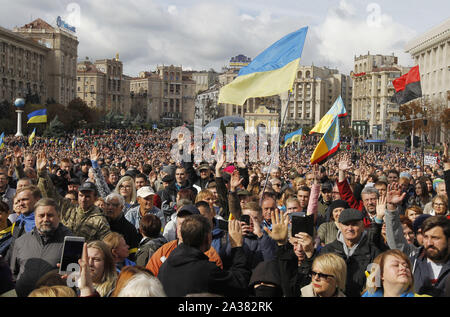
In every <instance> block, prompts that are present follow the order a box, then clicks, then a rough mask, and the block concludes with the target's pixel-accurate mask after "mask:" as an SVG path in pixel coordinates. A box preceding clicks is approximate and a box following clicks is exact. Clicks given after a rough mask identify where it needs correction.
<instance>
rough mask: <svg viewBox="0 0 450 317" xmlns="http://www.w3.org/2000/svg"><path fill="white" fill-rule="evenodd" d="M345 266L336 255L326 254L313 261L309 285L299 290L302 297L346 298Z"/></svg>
mask: <svg viewBox="0 0 450 317" xmlns="http://www.w3.org/2000/svg"><path fill="white" fill-rule="evenodd" d="M346 279H347V264H345V261H344V260H343V259H342V258H341V257H340V256H338V255H336V254H334V253H326V254H322V255H319V256H318V257H316V258H315V259H314V262H313V264H312V268H311V283H310V284H309V285H306V286H304V287H303V288H302V289H301V293H302V297H346V296H345V294H344V291H345V281H346Z"/></svg>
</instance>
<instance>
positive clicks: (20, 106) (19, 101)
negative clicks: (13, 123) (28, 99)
mask: <svg viewBox="0 0 450 317" xmlns="http://www.w3.org/2000/svg"><path fill="white" fill-rule="evenodd" d="M14 106H15V107H16V109H17V110H16V112H17V133H16V136H23V133H22V113H23V108H24V107H25V99H23V98H17V99H16V100H15V101H14Z"/></svg>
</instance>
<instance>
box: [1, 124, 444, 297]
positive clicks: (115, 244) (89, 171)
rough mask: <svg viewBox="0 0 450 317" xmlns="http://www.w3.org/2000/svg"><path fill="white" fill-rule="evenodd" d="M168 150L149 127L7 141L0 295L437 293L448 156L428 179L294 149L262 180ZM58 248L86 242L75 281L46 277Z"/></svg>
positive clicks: (309, 144)
mask: <svg viewBox="0 0 450 317" xmlns="http://www.w3.org/2000/svg"><path fill="white" fill-rule="evenodd" d="M74 140H75V141H74ZM180 142H183V140H182V139H179V140H171V132H170V131H162V130H159V131H157V130H152V131H147V130H100V131H97V132H95V131H78V132H77V134H76V135H75V136H73V135H70V136H67V137H65V138H60V139H50V138H40V137H36V138H35V140H34V141H33V145H32V146H28V145H27V144H26V143H25V140H24V139H20V138H16V137H13V136H10V137H6V138H5V139H4V145H5V146H4V147H3V149H1V150H0V151H1V152H0V197H1V201H0V296H18V297H27V296H30V297H49V296H50V297H51V296H53V297H77V296H78V297H142V296H144V297H165V296H168V297H180V296H181V297H183V296H225V297H236V296H239V297H254V296H256V297H300V296H301V297H415V296H432V297H448V296H450V278H449V277H448V276H449V275H450V274H449V273H450V258H449V254H450V253H449V250H450V247H449V246H450V216H449V203H448V193H449V191H450V158H449V151H448V147H447V146H445V147H444V150H443V151H442V152H441V153H436V155H437V156H438V161H437V163H436V164H435V165H432V166H422V160H421V157H420V156H419V155H411V154H410V153H409V152H407V151H405V150H403V149H399V148H388V149H385V150H384V151H383V152H373V151H370V150H369V149H367V148H359V147H357V146H355V144H353V146H349V147H345V146H342V148H341V150H340V151H339V152H338V154H337V155H335V156H334V157H332V158H330V159H328V160H327V161H326V162H325V163H324V164H322V165H320V166H319V165H311V164H310V163H309V162H310V157H311V154H312V152H313V151H314V148H315V146H316V144H317V142H315V140H314V139H312V138H306V140H304V141H303V143H302V144H301V145H300V146H298V145H291V146H288V147H285V148H281V149H280V153H279V157H280V158H279V164H278V165H277V166H271V167H269V164H268V163H267V162H256V163H253V162H249V161H248V160H246V161H243V162H227V161H226V157H225V155H218V156H217V159H216V160H215V161H214V162H207V161H202V162H194V153H193V149H194V145H193V144H191V145H190V146H189V150H190V152H189V154H190V155H191V160H185V161H180V162H176V161H175V160H174V158H172V156H171V154H170V151H171V149H172V147H173V146H179V145H180V144H177V143H180ZM184 142H188V141H184ZM180 147H181V145H180ZM248 154H249V153H248V149H247V151H246V157H247V159H248ZM300 218H301V222H302V223H306V224H311V226H310V229H311V230H299V231H298V230H297V226H296V223H297V222H298V221H300V220H299V219H300ZM305 227H306V228H309V227H308V225H305ZM68 236H77V237H83V238H84V239H85V242H86V243H85V245H84V248H83V252H82V255H81V257H80V259H79V260H78V263H77V264H78V266H79V271H78V273H77V274H75V275H76V276H75V277H74V275H69V274H62V273H61V274H60V270H59V266H60V261H61V254H62V250H63V245H64V239H65V237H68ZM72 280H76V281H77V283H71V282H72Z"/></svg>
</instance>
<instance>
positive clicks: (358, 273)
mask: <svg viewBox="0 0 450 317" xmlns="http://www.w3.org/2000/svg"><path fill="white" fill-rule="evenodd" d="M330 252H332V253H336V254H337V255H339V256H340V257H342V258H343V259H344V260H345V263H346V264H347V283H346V286H345V294H346V295H347V296H349V297H361V292H362V290H363V289H364V287H365V285H366V275H365V271H366V270H367V266H368V265H369V264H370V263H372V262H373V260H374V259H375V258H376V257H377V255H378V254H380V250H379V249H378V248H377V247H376V246H375V244H374V243H372V242H371V241H370V240H369V235H368V234H366V235H364V237H363V238H362V239H361V242H360V243H359V245H358V247H357V248H356V250H355V252H354V253H353V254H352V256H350V257H347V255H346V254H345V251H344V246H343V244H342V242H340V241H339V240H335V241H333V242H331V243H329V244H327V245H325V246H324V247H323V248H322V249H321V252H320V253H321V254H322V253H330Z"/></svg>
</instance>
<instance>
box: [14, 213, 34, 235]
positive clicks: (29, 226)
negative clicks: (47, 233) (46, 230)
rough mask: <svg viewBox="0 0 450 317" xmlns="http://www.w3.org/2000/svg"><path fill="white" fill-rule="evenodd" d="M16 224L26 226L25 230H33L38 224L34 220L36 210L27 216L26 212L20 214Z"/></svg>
mask: <svg viewBox="0 0 450 317" xmlns="http://www.w3.org/2000/svg"><path fill="white" fill-rule="evenodd" d="M16 226H17V227H21V226H24V227H25V232H30V231H32V230H33V228H34V227H35V226H36V223H35V221H34V212H32V213H30V214H29V215H27V216H25V215H24V214H20V215H19V217H17V220H16Z"/></svg>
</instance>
